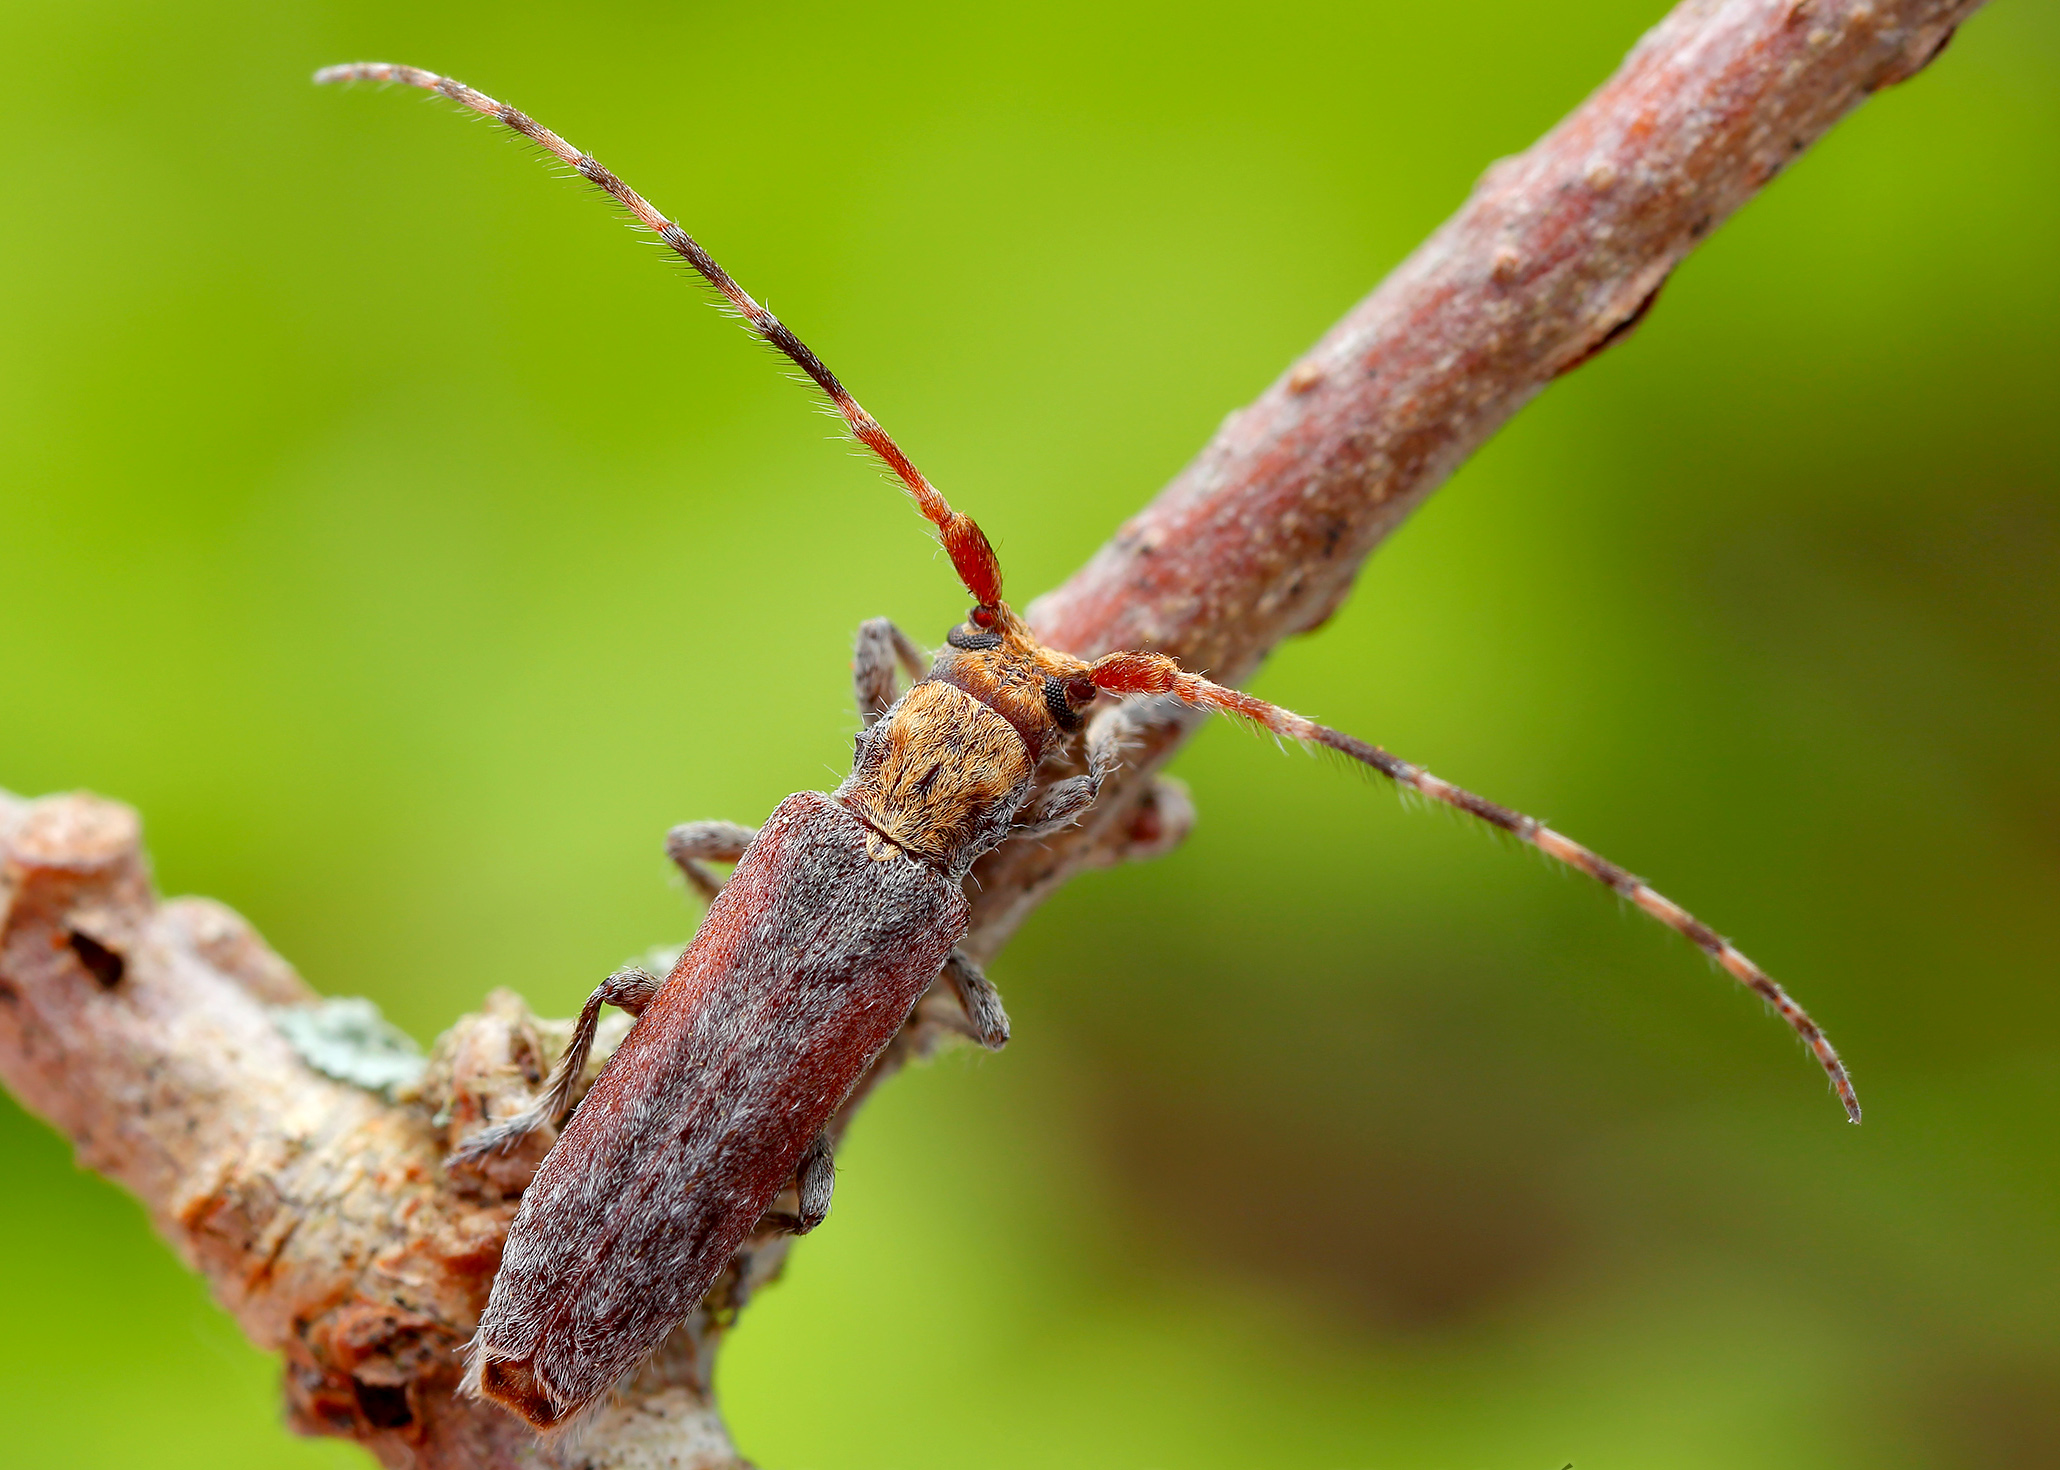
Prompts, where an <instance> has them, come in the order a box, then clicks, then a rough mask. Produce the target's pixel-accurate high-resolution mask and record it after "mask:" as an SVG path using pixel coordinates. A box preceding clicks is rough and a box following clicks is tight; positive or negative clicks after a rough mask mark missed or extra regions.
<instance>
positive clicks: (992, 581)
mask: <svg viewBox="0 0 2060 1470" xmlns="http://www.w3.org/2000/svg"><path fill="white" fill-rule="evenodd" d="M315 82H316V83H317V85H320V84H323V83H327V82H405V83H406V84H407V85H408V86H410V87H420V88H422V89H423V90H424V91H426V92H439V93H442V94H443V95H444V96H446V97H448V98H450V99H451V100H452V101H453V102H457V103H461V104H463V105H464V106H466V107H469V108H471V109H472V110H473V111H474V112H478V113H483V114H485V115H486V116H487V117H490V118H492V119H493V120H494V121H495V122H497V123H499V124H501V125H502V126H503V127H505V128H507V129H508V130H509V131H511V132H515V133H519V134H521V135H522V136H523V137H525V138H527V139H528V140H529V141H530V142H532V143H535V144H537V145H538V146H540V147H542V148H543V149H544V150H546V151H547V152H549V153H550V154H552V155H553V156H554V157H557V158H560V159H563V160H564V161H565V162H566V163H568V164H570V165H572V167H573V169H574V170H576V171H577V172H578V173H579V174H580V176H581V177H582V178H585V179H586V180H588V181H589V182H591V183H593V184H596V185H598V186H599V187H600V188H601V189H603V190H604V191H606V192H607V194H608V195H609V196H610V197H611V198H613V199H614V200H615V202H616V203H618V204H620V205H621V206H622V207H623V208H624V209H626V210H628V211H629V212H630V215H631V216H632V217H633V218H634V219H635V220H636V222H637V223H638V224H640V225H642V226H643V227H644V228H645V229H647V230H650V231H651V232H652V233H654V234H655V235H657V236H658V238H659V239H661V240H663V241H664V242H665V243H666V245H667V246H668V247H670V248H671V249H672V251H673V252H674V253H675V254H677V255H678V256H679V257H680V258H681V259H682V260H684V261H686V263H687V264H688V265H690V266H692V267H693V268H694V269H695V270H696V271H697V272H699V273H700V275H701V278H702V279H703V280H705V281H707V282H708V284H709V285H711V286H713V287H714V288H715V289H716V290H718V291H720V292H721V293H722V294H723V297H724V299H726V300H727V301H728V302H729V303H730V305H731V306H733V307H735V308H736V310H737V311H738V313H739V314H740V315H742V317H743V318H744V320H745V321H746V322H747V323H749V324H750V327H751V330H752V331H754V332H756V333H757V334H758V335H759V336H760V337H762V338H764V339H765V340H766V341H767V342H768V343H770V344H771V345H772V346H773V347H776V348H778V349H779V350H780V351H781V352H783V353H785V354H786V355H787V357H788V358H789V359H791V360H792V362H793V363H794V365H795V366H796V367H798V368H800V369H801V371H803V372H804V373H806V374H808V376H809V377H810V378H811V379H813V380H814V382H815V385H816V386H817V387H818V388H820V389H822V390H823V392H824V393H825V394H827V395H828V396H829V399H830V402H831V403H832V404H833V405H834V406H835V407H836V410H837V412H838V413H840V414H842V415H843V416H844V421H845V422H846V423H847V424H849V425H850V426H851V432H852V434H853V435H854V436H855V437H856V438H857V440H858V442H859V443H861V444H863V445H865V447H866V448H868V449H870V450H871V451H872V452H873V453H874V454H876V455H878V456H879V458H880V461H881V463H883V464H885V465H886V466H887V468H888V469H890V470H892V471H893V472H894V475H895V478H897V479H899V480H900V481H901V483H902V484H903V485H904V486H905V487H907V489H908V493H909V498H910V499H912V500H914V501H915V503H916V509H917V510H919V511H921V512H922V513H923V516H924V518H925V519H926V520H928V521H929V522H930V524H931V525H933V526H935V527H936V528H937V538H938V540H940V541H942V542H943V543H944V549H945V551H946V552H947V553H948V554H949V555H950V557H951V564H952V566H953V567H955V568H956V569H957V571H958V575H959V580H960V581H961V582H963V583H965V586H966V590H967V591H968V592H970V593H972V594H973V597H974V599H975V600H976V601H978V602H979V603H980V605H981V606H983V607H993V606H995V605H996V604H998V603H999V602H1000V601H1001V563H1000V561H999V560H998V559H997V558H996V557H995V554H994V548H993V547H992V546H991V545H989V544H988V541H987V537H986V536H985V535H984V534H983V533H982V532H981V530H980V528H979V527H978V526H977V525H975V524H973V519H972V517H970V516H965V515H961V514H959V513H958V512H957V511H955V510H953V509H952V508H951V505H950V503H949V502H948V501H946V500H945V498H944V495H943V493H942V492H941V491H939V490H938V489H937V487H936V486H935V485H932V484H931V483H930V482H929V480H928V479H927V478H925V477H924V475H923V472H922V471H921V470H919V469H917V468H916V466H915V462H914V461H913V460H911V459H910V458H909V457H908V456H907V455H906V454H904V453H902V451H901V446H900V445H899V444H896V443H895V442H894V439H893V436H891V435H890V434H888V432H887V431H886V430H885V429H883V428H881V427H880V423H879V420H877V419H875V418H874V417H873V416H872V415H871V414H869V413H867V412H866V411H865V410H864V409H863V408H861V407H860V406H859V403H858V400H857V399H856V398H853V397H852V396H851V393H850V391H849V390H848V389H847V388H845V386H844V385H843V383H841V382H839V381H838V379H837V375H836V374H835V373H833V372H831V371H830V370H829V369H828V368H827V367H825V366H824V365H823V361H822V359H821V358H819V357H817V356H816V355H815V353H813V352H812V351H810V350H809V348H808V344H807V343H805V342H803V341H802V340H801V339H800V338H799V337H797V336H795V335H794V334H793V333H792V332H791V331H789V330H788V329H787V327H786V324H785V323H783V322H782V321H781V320H780V319H779V318H778V317H776V316H774V315H773V314H772V313H771V312H769V311H767V310H766V309H765V308H764V307H762V306H760V305H759V304H758V303H757V302H756V301H754V300H752V299H751V295H750V293H749V292H747V291H745V290H744V288H743V287H742V286H739V285H738V284H737V283H736V282H735V281H733V280H731V279H730V273H729V272H728V271H726V270H724V269H723V268H722V267H721V266H719V265H717V264H716V263H715V258H714V257H713V256H711V255H710V254H709V253H708V252H707V251H706V250H703V249H702V248H701V245H700V242H699V241H697V240H695V239H694V237H693V236H692V235H689V234H688V233H687V232H686V231H685V230H683V229H681V228H680V227H679V226H678V225H676V224H674V223H673V222H672V221H671V220H669V219H667V218H666V217H665V216H664V215H662V214H660V213H659V212H658V211H657V210H656V209H655V208H653V207H652V206H651V204H650V202H649V201H648V200H646V199H645V198H644V196H643V195H641V194H639V193H638V192H637V191H636V190H634V189H632V188H631V187H630V186H629V185H627V184H625V183H624V182H623V181H622V180H621V179H618V178H617V177H616V176H615V175H614V174H613V173H611V172H610V171H609V170H607V169H606V168H603V167H602V166H601V164H600V163H598V162H597V161H595V159H594V157H593V155H592V154H590V153H582V152H580V151H579V150H578V149H577V148H575V147H573V146H572V145H571V144H570V143H568V142H566V141H565V140H564V139H563V138H561V137H559V136H558V135H557V134H556V133H554V132H552V131H551V130H550V129H549V128H547V127H544V126H543V125H542V124H540V123H537V122H535V121H534V120H532V119H531V118H530V117H528V116H527V115H525V114H524V113H521V112H518V111H517V110H516V109H514V108H512V107H510V106H508V105H507V104H506V103H505V102H496V101H494V99H493V98H491V97H489V96H487V95H486V94H485V93H484V92H479V91H475V90H474V89H473V88H471V87H468V86H466V85H465V84H464V83H463V82H460V81H457V80H455V79H453V78H451V77H440V76H438V75H437V74H436V73H435V72H431V71H423V70H422V69H421V68H420V67H414V66H397V65H395V64H394V63H392V62H386V61H357V62H351V63H349V64H347V65H344V66H325V67H323V68H322V69H321V70H320V71H318V72H316V73H315Z"/></svg>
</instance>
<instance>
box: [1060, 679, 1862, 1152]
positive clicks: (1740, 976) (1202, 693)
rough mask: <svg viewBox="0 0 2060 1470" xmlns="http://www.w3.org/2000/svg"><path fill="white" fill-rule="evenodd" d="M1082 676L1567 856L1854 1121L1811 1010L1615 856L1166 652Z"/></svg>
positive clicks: (1856, 1110)
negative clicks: (1807, 1068)
mask: <svg viewBox="0 0 2060 1470" xmlns="http://www.w3.org/2000/svg"><path fill="white" fill-rule="evenodd" d="M1088 677H1089V678H1091V679H1092V680H1093V681H1094V686H1095V688H1097V689H1101V690H1104V691H1106V692H1108V693H1110V694H1145V695H1162V696H1169V697H1171V698H1173V699H1177V700H1179V701H1180V702H1181V703H1182V704H1185V705H1188V706H1189V707H1191V708H1193V709H1199V710H1211V711H1214V712H1216V713H1218V714H1226V715H1234V716H1236V717H1238V718H1240V719H1246V720H1250V721H1252V722H1253V723H1254V724H1256V725H1258V726H1260V727H1261V728H1262V729H1265V730H1268V731H1270V732H1272V733H1273V734H1275V735H1279V736H1281V737H1283V738H1284V739H1288V740H1299V741H1302V742H1304V743H1307V744H1311V745H1321V746H1324V747H1325V748H1327V749H1330V750H1335V751H1338V752H1340V753H1341V754H1343V755H1347V756H1350V757H1351V758H1352V759H1353V760H1355V761H1358V762H1360V763H1361V764H1363V765H1366V766H1370V767H1372V768H1373V769H1374V770H1376V771H1378V772H1380V773H1381V774H1382V775H1383V776H1386V777H1387V778H1388V779H1389V780H1390V781H1393V782H1395V783H1396V784H1397V785H1401V786H1406V787H1408V788H1409V789H1410V790H1412V791H1418V792H1421V793H1422V794H1423V795H1425V796H1427V797H1429V798H1430V799H1431V800H1433V801H1441V802H1444V803H1445V804H1446V805H1447V806H1452V807H1457V808H1458V809H1459V810H1460V811H1463V812H1465V813H1466V814H1467V815H1469V816H1474V817H1479V818H1480V819H1481V820H1482V821H1484V822H1487V823H1489V824H1491V825H1493V826H1496V827H1500V828H1501V829H1502V830H1503V831H1505V832H1508V833H1511V834H1513V835H1515V836H1517V837H1520V838H1522V839H1523V840H1524V841H1525V842H1528V843H1530V844H1531V846H1533V847H1535V848H1537V849H1538V851H1540V852H1542V853H1544V854H1545V855H1546V856H1548V857H1551V858H1555V859H1557V860H1558V861H1560V862H1562V863H1565V864H1566V865H1567V866H1568V867H1570V868H1572V869H1574V870H1575V871H1576V872H1581V873H1586V874H1587V875H1588V876H1589V877H1590V878H1593V879H1594V880H1595V881H1596V882H1598V883H1601V884H1603V885H1604V886H1606V887H1608V888H1611V889H1613V890H1615V892H1617V893H1618V894H1619V895H1621V896H1622V897H1624V898H1627V899H1629V900H1630V901H1631V902H1632V903H1634V904H1636V905H1637V906H1638V907H1639V908H1641V909H1643V910H1644V911H1645V912H1646V913H1648V914H1650V915H1652V917H1653V918H1655V919H1657V920H1659V921H1660V922H1661V923H1662V924H1665V925H1666V926H1667V927H1668V928H1669V929H1672V930H1674V931H1675V932H1676V933H1678V934H1682V935H1685V936H1686V937H1687V938H1688V939H1689V940H1690V941H1691V942H1692V943H1693V944H1694V945H1695V947H1696V948H1698V949H1700V950H1701V951H1702V952H1703V953H1704V954H1706V955H1708V956H1709V957H1710V958H1711V959H1713V960H1715V961H1716V962H1717V963H1718V964H1719V965H1721V966H1723V967H1724V970H1725V971H1726V972H1727V973H1728V974H1729V975H1730V976H1731V977H1732V978H1733V979H1735V980H1737V981H1738V982H1739V984H1741V985H1744V986H1745V987H1746V988H1747V989H1749V990H1752V991H1754V992H1755V993H1757V994H1758V995H1759V996H1760V998H1761V999H1763V1000H1765V1001H1766V1002H1767V1004H1769V1005H1771V1006H1772V1007H1773V1008H1774V1009H1775V1010H1777V1011H1779V1012H1780V1013H1781V1019H1783V1020H1784V1021H1786V1022H1787V1023H1788V1024H1789V1025H1790V1026H1791V1027H1793V1028H1794V1029H1795V1033H1796V1035H1798V1036H1800V1037H1801V1038H1802V1039H1803V1042H1804V1044H1805V1045H1807V1046H1808V1047H1809V1049H1810V1051H1811V1053H1812V1054H1813V1055H1814V1056H1815V1057H1816V1058H1817V1061H1818V1062H1819V1064H1821V1065H1822V1066H1823V1068H1824V1071H1825V1072H1826V1074H1828V1075H1829V1076H1830V1078H1831V1085H1832V1087H1833V1088H1835V1089H1836V1090H1837V1092H1838V1100H1839V1101H1840V1102H1841V1103H1843V1104H1844V1105H1845V1113H1846V1117H1848V1118H1850V1119H1851V1120H1852V1121H1853V1122H1855V1123H1857V1122H1859V1121H1860V1099H1859V1095H1858V1094H1857V1093H1856V1092H1854V1091H1853V1084H1852V1079H1851V1078H1850V1077H1848V1076H1847V1075H1846V1070H1845V1063H1843V1062H1841V1061H1840V1060H1839V1059H1838V1053H1837V1052H1836V1051H1834V1050H1833V1049H1832V1046H1831V1042H1830V1040H1829V1038H1827V1037H1826V1036H1825V1035H1824V1033H1823V1031H1822V1030H1821V1029H1820V1028H1819V1027H1818V1025H1817V1023H1816V1022H1815V1021H1812V1020H1811V1019H1810V1017H1809V1013H1808V1012H1807V1011H1805V1010H1804V1009H1803V1008H1802V1007H1801V1006H1799V1005H1797V1004H1796V1003H1795V1001H1794V1000H1793V999H1791V998H1790V996H1789V994H1788V992H1787V991H1785V990H1783V989H1782V988H1781V987H1780V985H1779V984H1777V983H1776V982H1775V980H1774V978H1773V977H1772V976H1771V975H1769V974H1768V973H1767V972H1766V971H1765V970H1762V969H1761V968H1760V967H1759V966H1758V965H1756V964H1754V963H1753V962H1752V961H1751V960H1749V959H1747V958H1746V957H1745V956H1744V955H1742V954H1740V953H1739V952H1738V951H1737V950H1736V949H1735V948H1733V947H1732V945H1731V943H1730V941H1729V940H1727V939H1725V938H1724V937H1723V936H1722V935H1721V934H1719V933H1717V931H1716V930H1714V929H1712V928H1710V926H1709V925H1707V924H1705V923H1703V922H1702V920H1700V919H1698V918H1696V917H1695V916H1694V915H1693V914H1691V913H1689V912H1688V911H1687V910H1686V909H1684V908H1682V907H1681V906H1680V905H1679V904H1677V903H1675V902H1674V901H1673V900H1672V899H1670V898H1667V897H1666V896H1665V895H1663V894H1661V893H1658V892H1656V891H1655V890H1654V889H1653V888H1652V887H1651V886H1650V885H1649V884H1647V883H1646V882H1645V881H1644V880H1643V879H1642V878H1638V877H1635V876H1634V875H1632V874H1630V873H1627V872H1625V871H1624V870H1623V869H1622V868H1620V867H1618V866H1617V865H1616V864H1615V863H1612V862H1610V861H1609V860H1608V859H1606V858H1603V857H1601V856H1599V855H1598V854H1596V853H1593V852H1590V851H1589V850H1588V849H1587V848H1585V847H1583V846H1581V844H1580V843H1578V842H1575V841H1573V840H1572V839H1571V838H1568V837H1562V836H1561V835H1560V834H1559V833H1557V832H1555V831H1553V830H1552V829H1551V828H1550V827H1548V826H1546V825H1545V824H1544V823H1543V822H1540V821H1539V820H1538V819H1537V818H1535V817H1527V816H1525V815H1524V814H1523V813H1522V812H1516V811H1511V810H1510V809H1509V808H1508V807H1506V806H1498V805H1497V804H1496V803H1494V802H1492V801H1489V800H1487V799H1486V798H1485V797H1480V796H1475V795H1474V794H1473V793H1472V792H1471V791H1465V790H1462V789H1461V788H1459V787H1457V786H1454V785H1453V784H1452V783H1451V782H1450V781H1446V780H1442V779H1440V778H1439V777H1437V776H1433V775H1432V774H1431V773H1430V772H1429V771H1426V770H1425V769H1424V768H1423V767H1422V766H1416V765H1411V764H1410V763H1409V762H1408V761H1405V760H1403V759H1401V758H1400V757H1398V756H1394V755H1390V754H1389V753H1388V752H1387V751H1385V750H1382V749H1381V748H1380V747H1379V746H1378V745H1368V744H1367V743H1366V742H1365V741H1363V740H1356V739H1354V738H1353V737H1352V736H1350V735H1346V734H1344V733H1343V732H1341V731H1338V730H1333V729H1331V728H1330V727H1329V726H1327V725H1319V724H1317V723H1316V722H1315V721H1314V720H1309V719H1304V718H1303V717H1302V716H1301V715H1298V714H1296V713H1294V712H1293V711H1292V710H1285V709H1282V708H1281V707H1280V706H1279V705H1276V704H1268V703H1267V702H1266V701H1265V700H1263V699H1256V698H1254V697H1253V696H1252V695H1249V694H1244V693H1241V692H1239V691H1238V690H1235V689H1226V688H1225V687H1224V686H1223V685H1221V684H1215V683H1211V682H1210V681H1209V680H1207V679H1204V678H1202V677H1201V676H1200V675H1199V674H1190V673H1188V672H1187V671H1186V670H1185V669H1182V668H1181V667H1180V666H1179V665H1178V664H1176V663H1174V662H1173V660H1171V659H1169V658H1164V657H1161V656H1160V655H1158V654H1154V653H1112V654H1108V655H1107V656H1105V657H1103V658H1100V659H1097V660H1096V661H1095V662H1094V663H1093V665H1091V666H1090V668H1089V671H1088Z"/></svg>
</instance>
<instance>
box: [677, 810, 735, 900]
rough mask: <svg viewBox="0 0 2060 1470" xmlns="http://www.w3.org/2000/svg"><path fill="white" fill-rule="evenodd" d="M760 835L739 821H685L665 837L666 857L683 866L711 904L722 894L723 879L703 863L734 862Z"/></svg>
mask: <svg viewBox="0 0 2060 1470" xmlns="http://www.w3.org/2000/svg"><path fill="white" fill-rule="evenodd" d="M757 835H758V832H757V830H756V829H755V828H752V827H740V826H739V825H737V824H736V823H735V822H682V823H680V824H679V825H678V826H677V827H675V828H673V829H672V830H671V831H670V832H668V833H666V834H665V855H666V856H667V857H669V858H671V859H672V860H673V861H674V862H676V863H678V864H679V869H680V871H681V872H682V873H685V874H686V875H687V882H688V883H690V884H692V885H693V888H694V891H695V892H696V893H698V894H700V895H701V897H702V900H703V901H704V902H707V903H714V902H715V895H716V894H718V893H720V892H722V879H720V878H718V877H716V876H715V874H713V873H711V872H709V871H708V869H706V868H704V867H702V866H701V864H702V862H703V861H707V862H715V863H733V862H735V861H736V860H737V859H738V858H740V857H742V856H743V855H744V849H745V848H747V847H749V846H750V845H751V839H752V838H754V837H756V836H757Z"/></svg>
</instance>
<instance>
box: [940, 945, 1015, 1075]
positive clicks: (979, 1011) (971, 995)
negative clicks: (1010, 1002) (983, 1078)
mask: <svg viewBox="0 0 2060 1470" xmlns="http://www.w3.org/2000/svg"><path fill="white" fill-rule="evenodd" d="M944 982H945V984H947V985H949V986H950V987H951V993H952V994H953V995H955V996H957V997H958V1004H959V1009H960V1010H962V1011H964V1012H965V1014H966V1034H967V1035H968V1036H970V1037H972V1038H973V1040H975V1041H977V1042H979V1043H980V1045H982V1046H984V1047H986V1048H987V1049H988V1050H989V1051H1000V1050H1001V1049H1002V1048H1003V1047H1004V1046H1006V1045H1008V1040H1009V1013H1008V1012H1007V1011H1005V1010H1003V1009H1002V1005H1001V992H1000V991H998V990H996V989H995V988H994V982H993V981H992V980H989V979H988V978H987V977H986V975H984V974H982V973H981V971H980V967H979V966H978V965H976V964H974V963H973V962H972V961H971V960H969V959H967V958H966V956H965V953H964V951H962V950H957V949H954V950H953V951H952V952H951V957H950V958H949V959H947V960H945V962H944Z"/></svg>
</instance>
